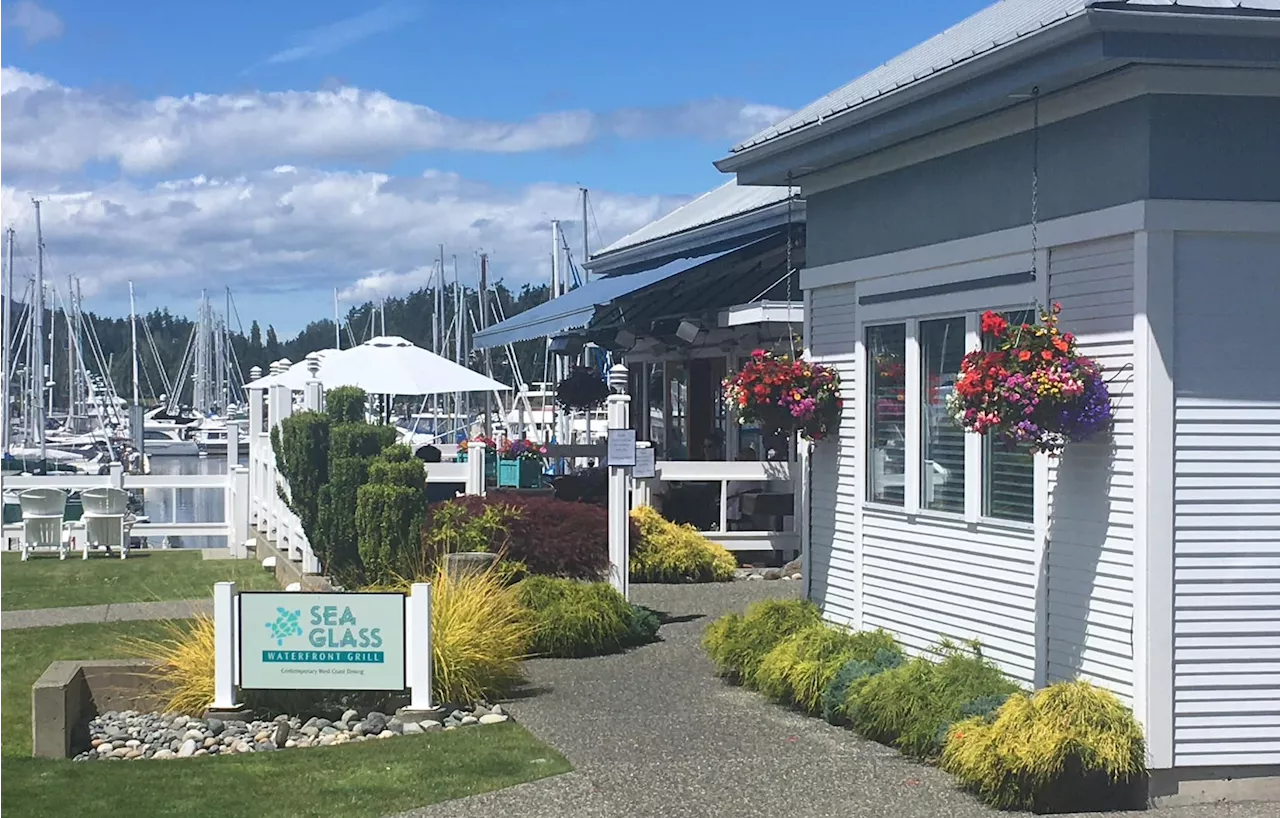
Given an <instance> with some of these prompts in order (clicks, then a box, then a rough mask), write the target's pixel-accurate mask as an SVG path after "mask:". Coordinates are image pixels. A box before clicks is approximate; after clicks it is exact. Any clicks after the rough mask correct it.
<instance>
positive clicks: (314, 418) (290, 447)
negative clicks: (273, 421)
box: [271, 412, 329, 539]
mask: <svg viewBox="0 0 1280 818" xmlns="http://www.w3.org/2000/svg"><path fill="white" fill-rule="evenodd" d="M279 430H280V431H279V432H278V433H277V434H274V435H272V436H271V444H272V448H273V449H274V450H275V455H276V465H277V466H278V468H279V469H280V473H281V474H283V475H284V477H285V479H286V480H288V481H289V508H291V509H293V512H294V513H295V514H297V515H298V519H299V520H300V521H301V522H302V528H303V530H304V531H306V532H307V537H308V539H310V538H313V537H316V536H317V531H318V529H317V528H316V520H317V509H318V507H319V502H320V487H321V486H323V485H324V484H325V483H327V482H328V481H329V418H328V416H327V415H324V414H321V413H320V412H298V413H297V414H294V415H290V416H289V417H287V418H285V419H284V421H283V422H281V424H280V426H279Z"/></svg>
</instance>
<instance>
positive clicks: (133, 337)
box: [129, 281, 138, 406]
mask: <svg viewBox="0 0 1280 818" xmlns="http://www.w3.org/2000/svg"><path fill="white" fill-rule="evenodd" d="M129 336H130V349H131V350H132V355H133V405H134V406H137V405H138V312H137V308H136V307H135V305H134V303H133V282H132V281H130V282H129Z"/></svg>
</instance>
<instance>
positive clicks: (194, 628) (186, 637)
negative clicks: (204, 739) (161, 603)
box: [122, 616, 215, 716]
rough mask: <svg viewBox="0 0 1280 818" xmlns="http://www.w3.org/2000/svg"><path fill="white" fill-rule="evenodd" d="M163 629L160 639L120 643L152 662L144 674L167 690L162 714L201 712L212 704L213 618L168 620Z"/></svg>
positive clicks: (195, 713) (139, 639)
mask: <svg viewBox="0 0 1280 818" xmlns="http://www.w3.org/2000/svg"><path fill="white" fill-rule="evenodd" d="M163 629H164V631H165V632H166V636H165V637H164V638H161V639H143V638H140V637H135V636H129V637H125V638H124V639H123V640H122V642H123V644H124V646H125V647H126V648H127V649H128V650H129V651H130V652H132V653H133V654H134V655H135V656H138V657H139V658H142V659H150V660H152V661H153V662H155V663H156V666H155V670H154V671H152V672H151V673H150V674H148V675H150V676H151V678H153V679H155V680H156V681H157V682H159V683H160V686H161V687H163V688H164V689H166V690H168V692H169V698H168V700H167V701H166V702H165V706H164V710H165V712H166V713H186V714H187V715H189V716H200V715H203V713H204V711H205V708H207V707H208V706H209V705H210V704H212V703H213V684H214V656H215V649H214V639H213V634H214V628H213V617H210V616H197V617H196V618H195V619H193V620H171V621H168V622H165V623H164V626H163Z"/></svg>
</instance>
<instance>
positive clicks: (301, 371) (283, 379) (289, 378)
mask: <svg viewBox="0 0 1280 818" xmlns="http://www.w3.org/2000/svg"><path fill="white" fill-rule="evenodd" d="M336 354H338V350H336V349H318V350H316V351H315V352H312V353H311V355H314V356H316V357H317V358H319V359H320V360H321V361H322V362H323V361H324V359H325V358H327V357H329V356H330V355H336ZM309 380H311V372H310V370H308V369H307V361H306V359H303V360H301V361H298V362H297V363H296V364H291V365H290V366H289V368H288V369H286V370H285V371H284V372H280V373H278V374H276V375H264V376H263V377H261V378H258V380H256V381H251V382H249V383H247V384H245V388H247V389H266V388H267V387H268V386H276V385H277V384H279V385H281V386H287V387H289V389H291V390H292V391H294V392H302V391H303V390H305V389H306V388H307V381H309Z"/></svg>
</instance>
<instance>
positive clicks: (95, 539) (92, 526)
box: [80, 486, 131, 560]
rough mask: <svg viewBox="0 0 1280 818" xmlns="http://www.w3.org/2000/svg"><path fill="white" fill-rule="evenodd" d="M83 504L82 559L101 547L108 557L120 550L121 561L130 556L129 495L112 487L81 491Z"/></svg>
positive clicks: (87, 557)
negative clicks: (113, 551)
mask: <svg viewBox="0 0 1280 818" xmlns="http://www.w3.org/2000/svg"><path fill="white" fill-rule="evenodd" d="M80 502H81V503H82V504H83V505H84V515H83V516H82V517H81V518H80V519H81V521H82V522H83V523H84V556H83V558H84V559H86V560H87V559H89V551H90V550H91V549H92V548H95V547H96V548H103V549H105V550H106V552H107V553H108V554H110V553H111V549H112V548H113V547H116V546H118V547H119V548H120V559H124V558H125V557H127V556H129V528H130V527H131V524H130V522H129V521H128V519H127V517H128V513H129V494H128V493H127V492H126V491H124V490H123V489H118V488H115V487H114V486H103V487H101V488H92V489H85V490H84V491H82V492H80Z"/></svg>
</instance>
